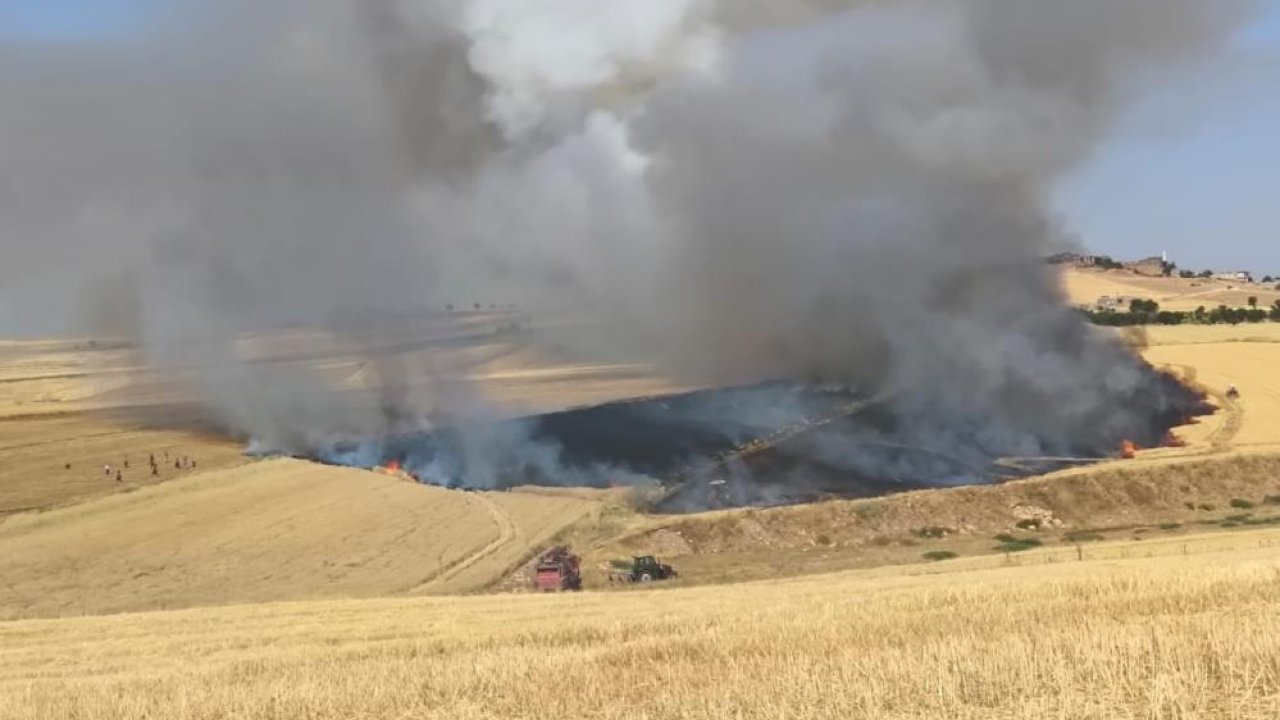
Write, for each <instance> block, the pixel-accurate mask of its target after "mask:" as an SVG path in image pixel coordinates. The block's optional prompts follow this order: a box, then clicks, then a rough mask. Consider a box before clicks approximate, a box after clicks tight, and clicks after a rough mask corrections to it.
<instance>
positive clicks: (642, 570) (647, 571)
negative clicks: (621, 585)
mask: <svg viewBox="0 0 1280 720" xmlns="http://www.w3.org/2000/svg"><path fill="white" fill-rule="evenodd" d="M677 575H678V573H677V572H676V570H675V568H673V567H671V566H670V565H664V564H662V563H660V562H658V559H657V558H655V557H654V556H652V555H639V556H636V557H634V558H632V563H631V572H630V573H629V574H628V575H627V579H628V580H630V581H631V582H639V583H647V582H653V581H654V580H670V579H671V578H674V577H677Z"/></svg>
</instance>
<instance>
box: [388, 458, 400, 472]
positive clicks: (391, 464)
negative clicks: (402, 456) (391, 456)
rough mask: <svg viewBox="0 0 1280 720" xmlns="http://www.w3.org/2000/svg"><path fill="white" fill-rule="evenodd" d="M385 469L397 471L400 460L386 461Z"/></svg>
mask: <svg viewBox="0 0 1280 720" xmlns="http://www.w3.org/2000/svg"><path fill="white" fill-rule="evenodd" d="M387 469H388V470H390V471H391V472H399V471H400V461H399V460H388V461H387Z"/></svg>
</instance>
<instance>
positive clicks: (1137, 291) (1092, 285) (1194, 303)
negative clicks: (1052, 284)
mask: <svg viewBox="0 0 1280 720" xmlns="http://www.w3.org/2000/svg"><path fill="white" fill-rule="evenodd" d="M1061 277H1062V287H1063V290H1064V291H1065V293H1066V295H1067V297H1068V298H1069V300H1070V302H1072V303H1073V304H1077V305H1092V304H1093V303H1095V302H1097V301H1098V298H1100V297H1102V296H1104V295H1106V296H1110V297H1113V298H1117V297H1118V298H1124V299H1125V300H1126V301H1127V300H1131V299H1133V298H1145V299H1150V300H1155V301H1156V302H1158V303H1160V307H1162V308H1164V309H1166V310H1182V311H1189V310H1195V309H1196V308H1197V307H1200V306H1204V307H1206V308H1215V307H1217V306H1219V305H1227V306H1230V307H1244V306H1245V305H1247V304H1248V302H1249V298H1251V297H1253V298H1257V303H1258V305H1259V306H1260V307H1270V306H1271V304H1272V303H1274V302H1275V301H1277V300H1280V291H1277V290H1276V289H1275V285H1274V284H1271V285H1261V284H1254V283H1242V282H1239V281H1234V280H1211V279H1204V278H1177V277H1169V278H1166V277H1147V276H1145V275H1138V274H1135V273H1133V272H1130V271H1127V270H1098V269H1094V268H1064V269H1063V270H1062V272H1061Z"/></svg>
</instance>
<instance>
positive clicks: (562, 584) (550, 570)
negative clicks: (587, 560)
mask: <svg viewBox="0 0 1280 720" xmlns="http://www.w3.org/2000/svg"><path fill="white" fill-rule="evenodd" d="M580 562H581V561H580V559H579V558H578V556H577V555H574V554H573V553H571V552H569V548H567V547H565V546H563V545H557V546H555V547H553V548H551V549H550V550H547V551H546V552H545V553H543V554H542V557H541V558H539V559H538V565H537V567H536V568H535V569H534V576H533V577H534V580H533V582H534V587H535V588H537V589H538V590H541V591H542V592H556V591H560V590H581V589H582V571H581V568H580Z"/></svg>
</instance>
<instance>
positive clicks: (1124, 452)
mask: <svg viewBox="0 0 1280 720" xmlns="http://www.w3.org/2000/svg"><path fill="white" fill-rule="evenodd" d="M1137 452H1138V446H1137V444H1135V443H1134V442H1133V441H1132V440H1122V441H1121V442H1120V457H1122V458H1124V459H1125V460H1132V459H1133V456H1134V454H1135V453H1137Z"/></svg>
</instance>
